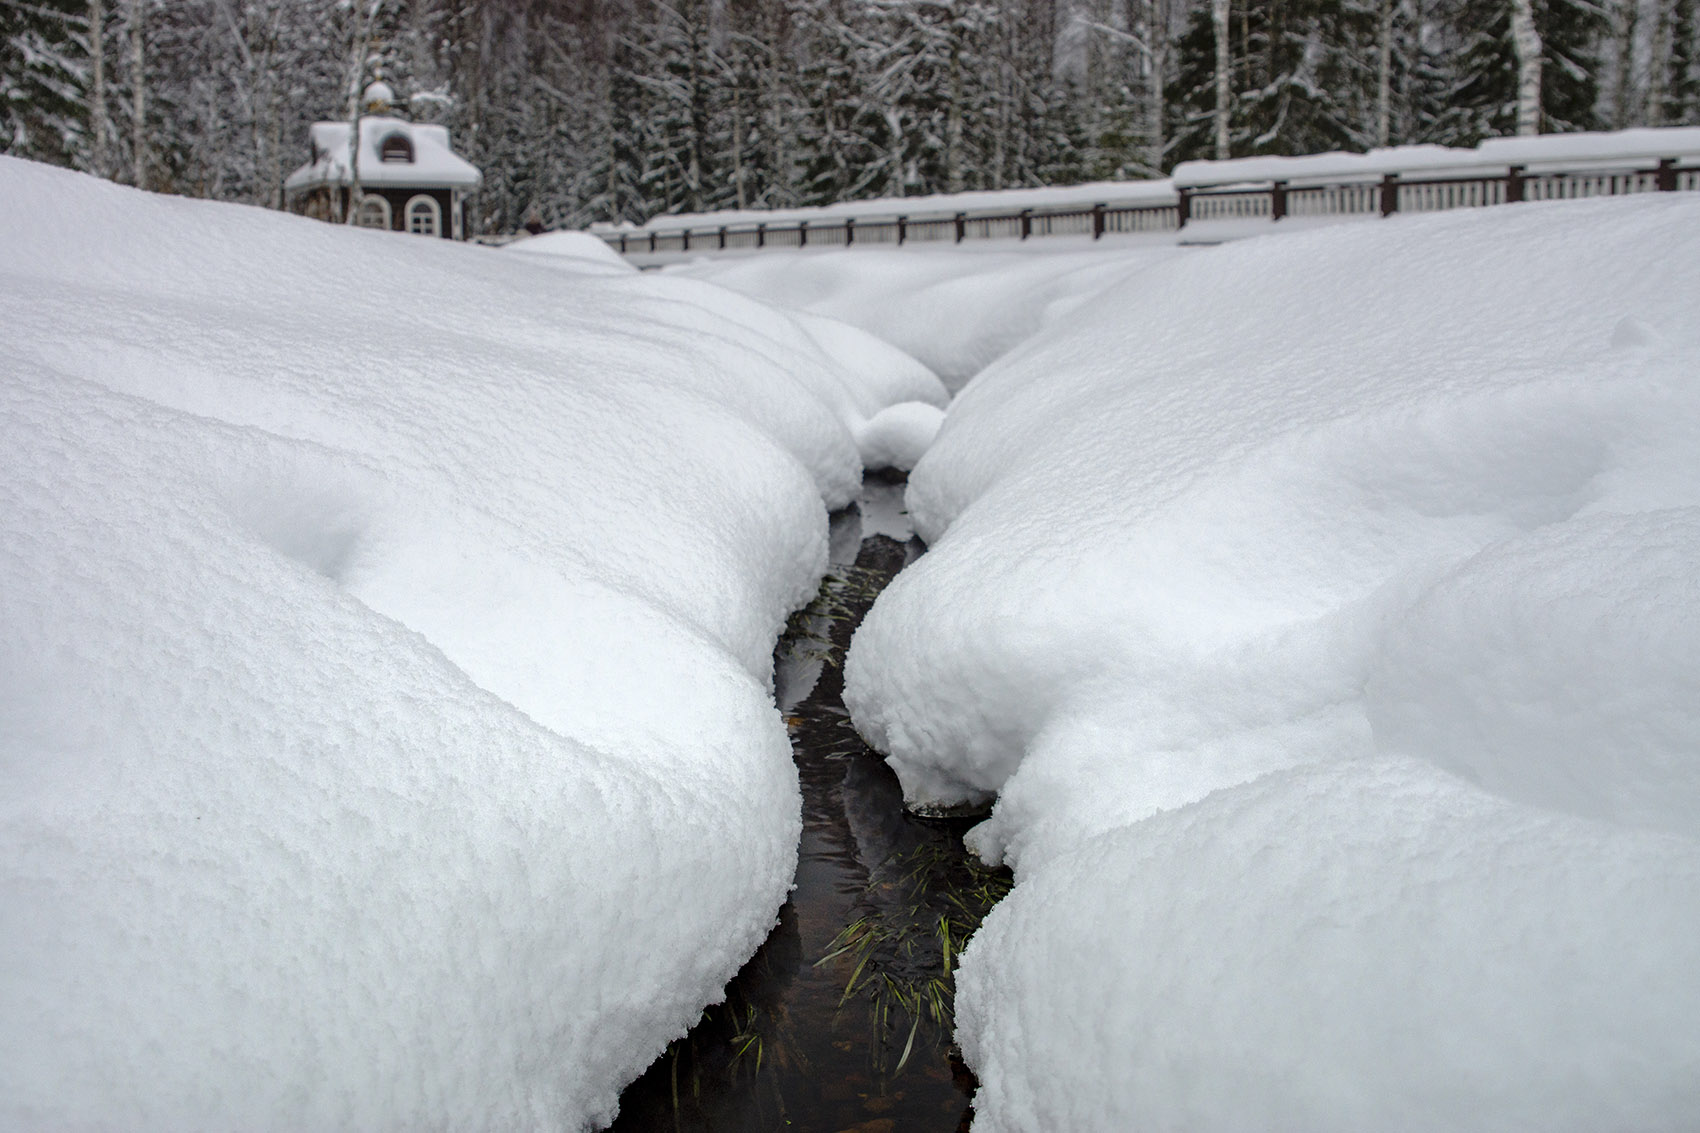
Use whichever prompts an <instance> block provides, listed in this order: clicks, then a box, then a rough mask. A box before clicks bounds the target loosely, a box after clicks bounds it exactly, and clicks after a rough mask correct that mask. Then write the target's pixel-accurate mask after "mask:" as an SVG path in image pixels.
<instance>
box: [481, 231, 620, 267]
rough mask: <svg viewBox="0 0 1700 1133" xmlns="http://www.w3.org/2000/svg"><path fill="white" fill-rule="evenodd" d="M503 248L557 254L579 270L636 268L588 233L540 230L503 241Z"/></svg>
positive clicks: (524, 253)
mask: <svg viewBox="0 0 1700 1133" xmlns="http://www.w3.org/2000/svg"><path fill="white" fill-rule="evenodd" d="M503 248H505V249H506V250H507V251H509V252H517V253H520V254H523V255H527V256H550V257H557V256H558V257H560V258H561V259H562V260H563V261H565V262H566V263H567V264H569V265H571V266H573V267H576V268H580V269H583V270H593V269H595V268H616V269H618V270H619V271H621V272H634V271H637V270H638V269H637V265H635V264H633V263H631V262H630V261H628V260H627V259H626V258H625V257H624V256H622V255H620V253H618V252H616V251H615V250H614V249H612V248H610V247H609V246H608V244H607V242H606V241H603V240H599V239H598V238H596V237H595V236H592V235H590V234H589V233H588V232H544V233H542V234H540V235H537V236H522V237H521V238H520V239H518V240H515V241H514V242H513V243H511V244H504V245H503Z"/></svg>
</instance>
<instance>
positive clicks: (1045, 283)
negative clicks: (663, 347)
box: [665, 241, 1185, 392]
mask: <svg viewBox="0 0 1700 1133" xmlns="http://www.w3.org/2000/svg"><path fill="white" fill-rule="evenodd" d="M1180 254H1185V253H1184V252H1182V251H1180V250H1179V249H1177V248H1175V247H1174V246H1172V244H1166V245H1155V246H1154V245H1150V244H1141V245H1129V244H1124V243H1121V242H1110V241H1105V242H1104V243H1103V244H1101V245H1098V246H1094V247H1089V248H1088V249H1087V250H1071V251H1058V250H1056V249H1055V248H1048V247H1047V248H1041V247H1039V246H1038V245H1034V246H1031V247H1029V248H1028V249H1027V250H1023V251H973V250H969V249H967V248H962V247H955V246H951V247H942V248H939V247H932V248H927V249H925V250H922V249H921V248H919V247H917V248H914V249H910V250H906V251H899V250H886V249H879V250H875V249H857V250H855V251H854V252H853V253H848V254H847V253H845V252H843V251H806V250H805V251H796V252H786V251H764V252H760V253H757V254H754V255H749V256H739V257H732V256H719V257H709V256H703V257H699V258H698V259H696V260H694V261H692V262H690V263H686V264H680V265H677V266H674V267H670V268H667V269H666V271H665V274H667V275H679V276H689V277H691V278H693V279H705V280H710V281H712V282H714V283H719V284H722V285H724V286H726V287H730V288H733V289H735V290H738V291H741V292H744V293H745V294H748V295H752V296H755V297H756V298H758V299H763V300H766V301H768V302H770V303H775V304H780V305H784V306H788V307H791V308H794V309H800V310H803V311H810V312H815V313H817V314H822V315H829V316H831V317H832V318H834V319H838V320H842V321H843V322H846V323H850V324H853V325H854V326H857V327H860V328H862V329H863V330H865V331H868V332H869V333H871V334H875V335H878V336H879V337H880V338H881V339H883V340H885V341H886V342H889V343H893V344H895V345H896V346H898V347H901V348H902V350H903V351H905V352H907V353H908V354H910V355H913V356H914V357H915V358H918V359H920V360H921V361H922V362H924V363H925V364H926V365H927V366H929V367H930V368H931V369H932V371H933V372H934V373H936V374H937V375H938V376H939V377H940V378H941V379H942V380H943V381H944V383H945V385H946V386H948V387H949V388H950V389H951V391H952V392H954V391H956V390H959V389H961V388H962V386H963V385H964V384H966V383H967V381H968V380H969V379H970V378H972V377H973V376H974V375H975V374H977V373H979V372H980V371H981V370H983V369H985V368H986V367H987V366H989V365H990V364H991V363H992V362H994V361H996V360H997V359H998V358H999V357H1000V356H1002V355H1003V354H1005V353H1007V352H1008V351H1009V350H1011V349H1012V348H1014V347H1015V346H1016V345H1018V344H1019V343H1021V342H1023V341H1025V340H1026V339H1028V338H1031V337H1032V336H1033V335H1034V334H1036V333H1037V332H1038V331H1039V330H1041V329H1042V328H1044V327H1046V326H1049V325H1051V324H1052V323H1054V322H1056V321H1057V320H1059V319H1062V318H1065V317H1067V315H1068V314H1069V312H1071V311H1073V310H1074V309H1075V308H1077V307H1078V306H1080V304H1081V303H1083V302H1084V301H1085V300H1086V299H1088V298H1090V297H1091V296H1092V295H1094V294H1096V293H1097V292H1099V291H1101V290H1103V289H1104V288H1105V287H1107V286H1109V285H1110V284H1112V283H1114V282H1116V281H1118V280H1120V279H1123V278H1125V277H1126V276H1128V275H1129V274H1130V273H1133V272H1136V271H1139V270H1142V269H1143V268H1145V267H1146V266H1148V265H1150V264H1152V263H1157V262H1160V261H1161V260H1163V259H1164V258H1167V257H1170V256H1174V255H1180Z"/></svg>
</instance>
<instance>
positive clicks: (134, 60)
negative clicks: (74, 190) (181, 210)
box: [130, 0, 148, 189]
mask: <svg viewBox="0 0 1700 1133" xmlns="http://www.w3.org/2000/svg"><path fill="white" fill-rule="evenodd" d="M142 3H143V0H130V88H131V96H132V97H131V102H130V158H131V161H132V162H133V163H134V166H135V168H134V176H135V185H136V188H138V189H145V188H147V187H148V185H147V180H148V133H147V123H148V103H147V90H148V82H147V69H146V63H147V59H146V57H145V55H144V54H143V46H142V34H143V30H142V17H143V10H142Z"/></svg>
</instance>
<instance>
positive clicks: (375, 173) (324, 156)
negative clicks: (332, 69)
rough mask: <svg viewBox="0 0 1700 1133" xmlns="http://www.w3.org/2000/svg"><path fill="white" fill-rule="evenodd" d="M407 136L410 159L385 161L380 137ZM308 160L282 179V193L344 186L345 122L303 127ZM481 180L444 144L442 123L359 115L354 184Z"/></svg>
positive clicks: (457, 185) (469, 185) (439, 184)
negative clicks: (357, 169) (357, 173)
mask: <svg viewBox="0 0 1700 1133" xmlns="http://www.w3.org/2000/svg"><path fill="white" fill-rule="evenodd" d="M397 135H399V136H401V137H403V138H405V139H407V142H408V144H409V145H410V146H411V147H412V153H413V160H412V161H385V160H384V159H383V153H382V148H383V144H384V142H385V141H386V140H387V139H389V138H391V137H395V136H397ZM307 137H308V140H309V142H310V144H311V145H312V154H313V156H312V160H310V161H309V162H308V163H307V164H306V165H303V166H302V167H301V168H300V169H297V170H296V171H295V172H294V173H291V174H290V175H289V178H288V179H287V180H286V181H284V183H283V187H284V189H285V190H286V191H288V192H295V191H298V190H301V189H310V188H313V187H315V186H318V185H346V184H348V182H349V174H348V123H347V122H315V123H313V125H312V127H311V128H310V129H309V130H308V131H307ZM483 180H484V176H483V174H481V173H479V172H478V170H477V168H475V167H474V166H473V165H471V164H470V163H468V162H467V161H465V160H463V159H462V158H460V157H457V156H456V155H455V153H454V151H453V150H451V149H450V148H449V131H448V127H446V126H427V125H422V124H420V123H417V122H408V121H405V120H403V119H400V118H391V117H388V116H386V115H376V114H372V115H367V116H366V117H363V118H361V119H360V183H361V184H362V185H367V186H386V185H387V186H393V187H395V188H420V189H425V188H433V189H435V188H448V189H476V188H477V187H478V186H479V184H480V183H481V182H482V181H483Z"/></svg>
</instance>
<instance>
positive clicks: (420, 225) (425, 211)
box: [407, 193, 443, 236]
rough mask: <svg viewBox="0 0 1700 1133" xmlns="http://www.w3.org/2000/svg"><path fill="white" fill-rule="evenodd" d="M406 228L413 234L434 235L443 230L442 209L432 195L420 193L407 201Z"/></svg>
mask: <svg viewBox="0 0 1700 1133" xmlns="http://www.w3.org/2000/svg"><path fill="white" fill-rule="evenodd" d="M407 230H408V231H409V232H411V233H413V234H414V235H415V236H435V235H437V234H438V233H439V232H441V231H442V230H443V210H442V209H441V208H439V207H438V205H437V201H436V199H435V198H434V197H428V196H426V195H425V194H424V193H420V194H419V195H418V196H416V197H414V198H413V199H412V200H410V201H408V202H407Z"/></svg>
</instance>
